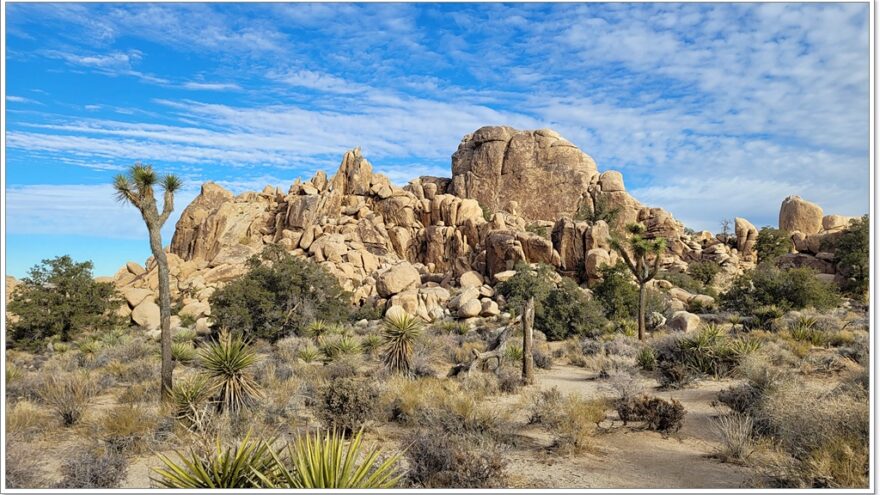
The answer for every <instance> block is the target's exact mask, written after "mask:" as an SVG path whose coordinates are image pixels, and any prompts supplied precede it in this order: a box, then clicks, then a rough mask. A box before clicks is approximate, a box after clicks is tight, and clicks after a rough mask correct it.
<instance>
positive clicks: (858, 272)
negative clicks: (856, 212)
mask: <svg viewBox="0 0 880 495" xmlns="http://www.w3.org/2000/svg"><path fill="white" fill-rule="evenodd" d="M870 228H871V222H870V220H869V218H868V215H864V216H863V217H862V218H860V219H858V220H855V221H853V222H851V223H850V225H849V227H848V228H847V229H846V231H845V232H844V233H843V234H842V235H841V236H840V239H838V240H837V246H836V249H835V250H834V263H835V264H836V265H837V269H838V271H840V272H842V273H843V274H844V276H845V277H846V282H845V283H844V285H843V288H844V290H845V291H846V292H848V293H850V294H853V295H856V296H860V297H864V295H865V294H866V293H867V292H868V280H869V278H870V274H871V267H870V246H871V240H870Z"/></svg>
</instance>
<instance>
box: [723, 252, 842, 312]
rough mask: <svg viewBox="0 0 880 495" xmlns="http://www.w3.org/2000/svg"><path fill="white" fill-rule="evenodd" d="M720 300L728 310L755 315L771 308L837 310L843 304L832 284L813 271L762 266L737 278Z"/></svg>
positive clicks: (763, 264)
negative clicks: (770, 306)
mask: <svg viewBox="0 0 880 495" xmlns="http://www.w3.org/2000/svg"><path fill="white" fill-rule="evenodd" d="M720 299H721V304H722V306H723V307H724V308H725V309H729V310H735V311H740V312H746V313H751V312H752V311H754V310H755V309H757V308H759V307H761V306H769V305H776V306H778V307H780V308H781V309H783V310H787V309H801V308H806V307H814V308H816V309H820V310H821V309H828V308H833V307H835V306H837V304H838V303H839V302H840V295H839V294H838V292H837V289H836V288H835V287H834V286H833V285H832V284H831V283H829V282H824V281H822V280H819V279H818V278H816V277H815V272H814V271H813V270H810V269H809V268H790V269H781V268H778V267H775V266H772V265H770V264H768V263H762V264H761V265H759V266H758V268H756V269H754V270H750V271H748V272H746V273H744V274H742V275H740V276H739V277H737V278H736V279H735V280H734V282H733V284H732V285H731V287H730V288H729V289H728V290H727V292H725V293H723V294H721V297H720Z"/></svg>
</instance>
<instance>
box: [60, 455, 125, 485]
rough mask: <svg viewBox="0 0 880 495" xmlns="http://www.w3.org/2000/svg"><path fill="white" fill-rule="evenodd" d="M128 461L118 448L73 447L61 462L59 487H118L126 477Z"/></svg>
mask: <svg viewBox="0 0 880 495" xmlns="http://www.w3.org/2000/svg"><path fill="white" fill-rule="evenodd" d="M127 472H128V461H127V460H126V459H125V456H124V455H123V454H122V453H121V452H119V451H118V450H116V449H113V448H102V447H98V446H90V447H87V448H85V449H84V448H82V447H79V446H78V447H73V448H70V449H69V450H68V455H67V457H66V458H65V459H64V460H63V461H62V463H61V474H62V476H63V477H62V479H61V482H60V483H59V484H58V485H57V488H90V489H95V488H116V487H118V486H119V483H121V482H122V481H123V480H124V479H125V475H126V473H127Z"/></svg>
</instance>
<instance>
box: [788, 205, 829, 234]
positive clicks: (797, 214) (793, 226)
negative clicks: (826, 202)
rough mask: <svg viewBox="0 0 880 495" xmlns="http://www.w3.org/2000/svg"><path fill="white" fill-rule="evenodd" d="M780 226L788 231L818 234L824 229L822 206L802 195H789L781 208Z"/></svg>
mask: <svg viewBox="0 0 880 495" xmlns="http://www.w3.org/2000/svg"><path fill="white" fill-rule="evenodd" d="M779 228H780V229H782V230H784V231H786V232H794V231H798V232H802V233H804V234H805V235H810V234H816V233H818V232H819V231H820V230H822V208H821V207H820V206H819V205H817V204H815V203H811V202H809V201H807V200H804V199H801V197H800V196H789V197H787V198H785V199H784V200H783V201H782V206H780V208H779Z"/></svg>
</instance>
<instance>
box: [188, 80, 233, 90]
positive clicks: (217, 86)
mask: <svg viewBox="0 0 880 495" xmlns="http://www.w3.org/2000/svg"><path fill="white" fill-rule="evenodd" d="M182 87H183V89H193V90H205V91H226V90H239V89H241V86H239V85H238V84H235V83H205V82H195V81H187V82H185V83H183V85H182Z"/></svg>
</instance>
